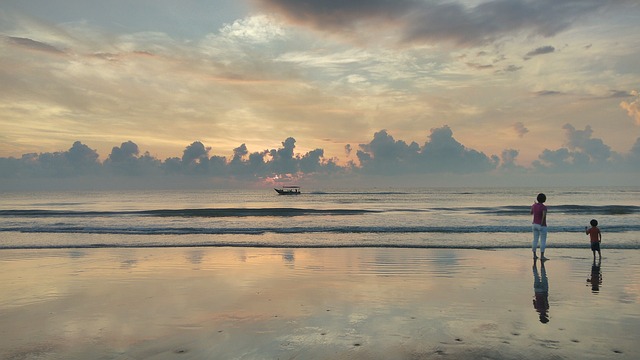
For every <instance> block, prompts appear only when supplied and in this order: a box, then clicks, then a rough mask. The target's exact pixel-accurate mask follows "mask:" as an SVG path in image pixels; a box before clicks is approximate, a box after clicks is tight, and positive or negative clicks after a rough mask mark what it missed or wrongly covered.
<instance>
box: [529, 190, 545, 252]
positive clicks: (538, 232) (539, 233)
mask: <svg viewBox="0 0 640 360" xmlns="http://www.w3.org/2000/svg"><path fill="white" fill-rule="evenodd" d="M536 200H537V202H536V203H534V204H533V205H531V214H532V215H533V225H532V228H533V244H532V246H531V249H532V250H533V258H534V259H537V258H538V256H537V255H536V249H537V248H538V240H540V260H542V261H544V260H547V258H546V257H544V249H545V248H546V247H547V207H546V206H545V205H544V202H545V201H547V196H546V195H545V194H542V193H540V194H538V197H537V198H536Z"/></svg>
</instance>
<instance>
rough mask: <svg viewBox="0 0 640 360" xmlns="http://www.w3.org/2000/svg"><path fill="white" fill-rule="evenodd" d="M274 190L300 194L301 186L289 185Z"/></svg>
mask: <svg viewBox="0 0 640 360" xmlns="http://www.w3.org/2000/svg"><path fill="white" fill-rule="evenodd" d="M273 190H275V191H276V192H277V193H278V194H280V195H300V186H293V185H287V186H282V187H280V188H274V189H273Z"/></svg>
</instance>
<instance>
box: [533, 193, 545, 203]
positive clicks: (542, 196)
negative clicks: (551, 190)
mask: <svg viewBox="0 0 640 360" xmlns="http://www.w3.org/2000/svg"><path fill="white" fill-rule="evenodd" d="M536 200H538V202H539V203H543V202H545V201H547V195H545V194H543V193H540V194H538V197H537V198H536Z"/></svg>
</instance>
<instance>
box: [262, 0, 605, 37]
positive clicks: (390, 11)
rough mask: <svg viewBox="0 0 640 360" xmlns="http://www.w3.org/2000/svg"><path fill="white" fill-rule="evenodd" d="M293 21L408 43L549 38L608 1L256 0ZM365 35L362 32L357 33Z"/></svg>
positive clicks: (350, 33) (351, 33)
mask: <svg viewBox="0 0 640 360" xmlns="http://www.w3.org/2000/svg"><path fill="white" fill-rule="evenodd" d="M256 3H258V4H260V5H262V6H263V7H265V8H267V9H268V10H270V11H273V12H276V13H279V14H281V15H283V16H284V17H285V18H286V19H288V20H289V21H290V22H292V23H295V24H299V25H303V26H308V27H311V28H314V29H316V30H318V31H326V32H333V33H342V34H345V35H347V36H353V35H354V34H357V33H358V32H359V29H360V28H362V27H367V25H368V27H367V28H381V27H387V28H392V29H395V30H396V32H397V33H399V35H398V37H399V38H398V40H399V41H400V42H404V43H413V42H421V43H434V42H441V41H448V42H453V43H456V44H460V45H479V44H484V43H487V42H489V41H492V40H495V39H498V38H500V37H502V36H505V35H506V34H508V33H513V32H524V33H528V34H530V35H538V36H544V37H549V36H553V35H555V34H557V33H559V32H561V31H563V30H566V29H567V28H569V27H571V26H572V24H573V23H574V22H575V21H576V20H578V19H579V18H581V17H582V16H584V15H587V14H591V13H595V12H597V11H600V10H602V9H603V8H606V7H607V6H610V4H609V3H607V2H602V1H598V0H567V1H561V2H559V1H555V0H540V1H527V0H512V1H504V0H490V1H484V2H481V3H480V4H478V5H475V6H471V5H468V4H466V3H464V2H462V1H428V2H427V1H414V0H370V1H326V0H310V1H297V0H256ZM358 35H359V36H360V37H363V36H364V31H362V32H361V33H360V34H358Z"/></svg>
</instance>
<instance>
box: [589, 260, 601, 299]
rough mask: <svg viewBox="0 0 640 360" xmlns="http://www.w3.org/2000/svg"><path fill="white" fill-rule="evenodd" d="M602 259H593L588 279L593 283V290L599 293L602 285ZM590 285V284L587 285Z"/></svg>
mask: <svg viewBox="0 0 640 360" xmlns="http://www.w3.org/2000/svg"><path fill="white" fill-rule="evenodd" d="M600 264H601V261H598V262H597V263H596V262H595V260H594V261H593V265H591V275H590V276H589V278H588V279H587V282H588V283H590V284H591V292H593V293H594V294H597V293H598V292H599V291H600V285H602V272H600ZM587 286H589V285H587Z"/></svg>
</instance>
